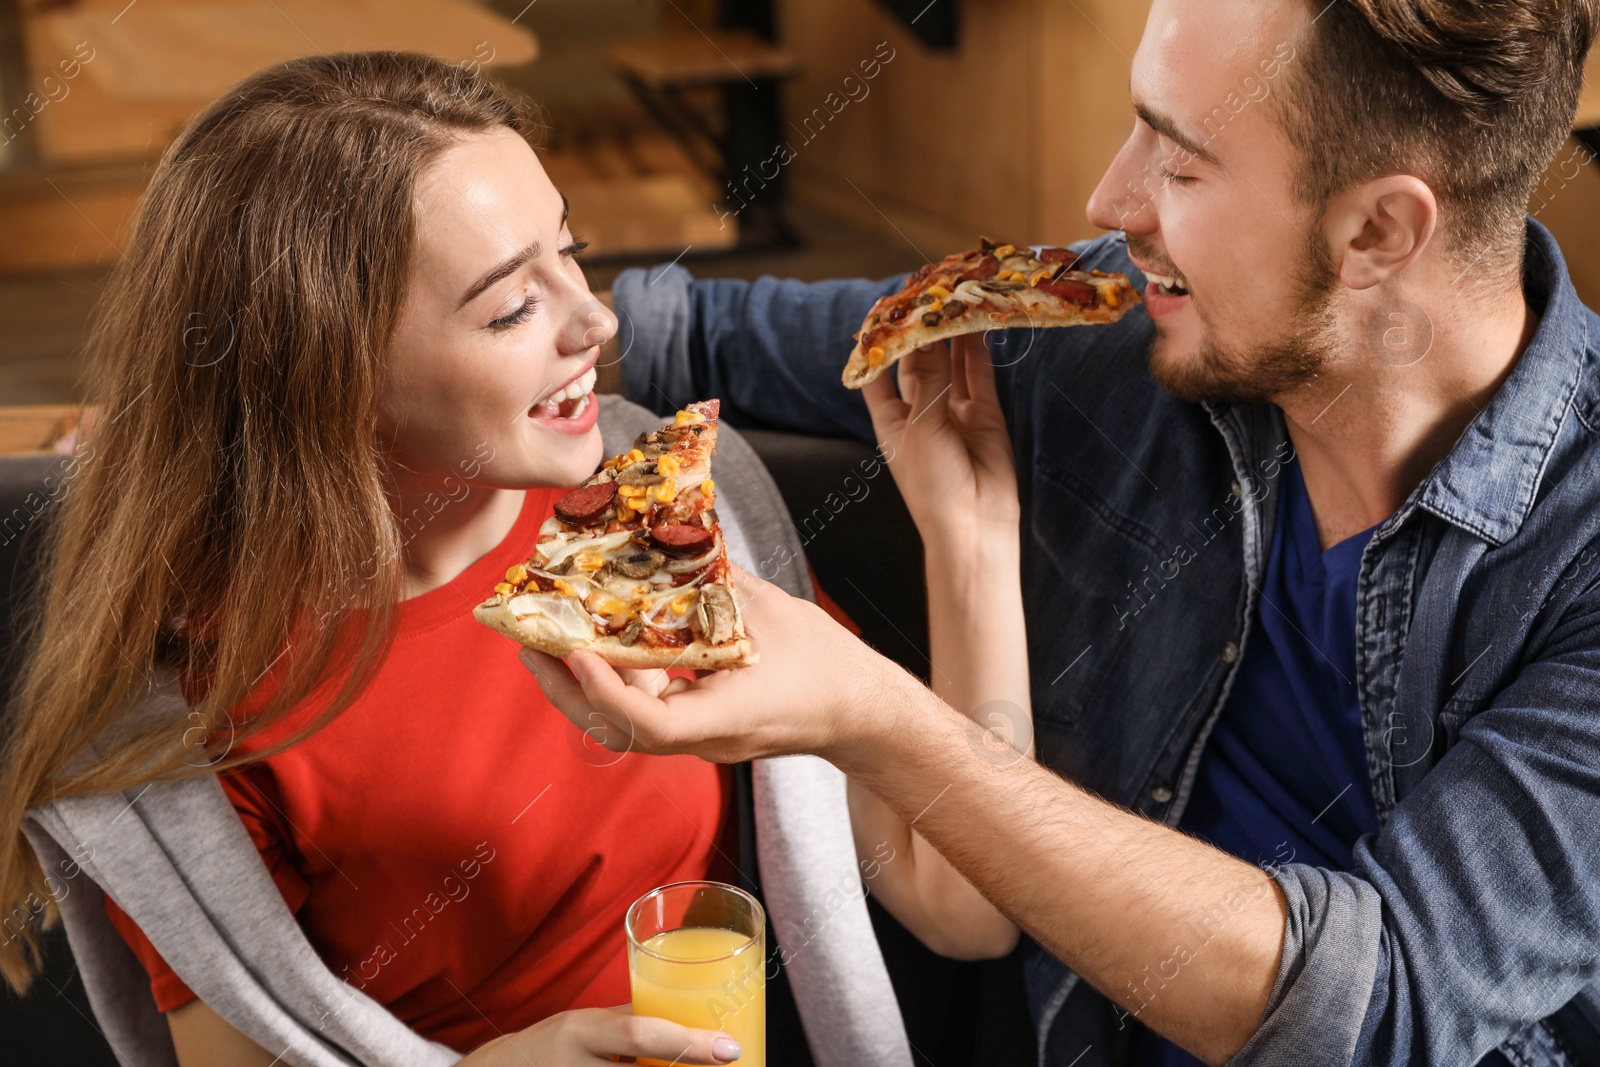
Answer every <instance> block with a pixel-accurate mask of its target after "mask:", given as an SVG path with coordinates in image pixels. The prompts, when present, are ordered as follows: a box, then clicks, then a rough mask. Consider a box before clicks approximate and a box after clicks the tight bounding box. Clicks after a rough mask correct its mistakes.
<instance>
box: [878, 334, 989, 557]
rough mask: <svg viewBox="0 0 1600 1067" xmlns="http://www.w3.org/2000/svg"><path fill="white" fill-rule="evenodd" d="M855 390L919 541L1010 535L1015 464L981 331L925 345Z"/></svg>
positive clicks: (967, 542)
mask: <svg viewBox="0 0 1600 1067" xmlns="http://www.w3.org/2000/svg"><path fill="white" fill-rule="evenodd" d="M898 369H899V372H900V373H899V385H900V388H899V392H898V394H897V393H896V390H895V382H894V380H893V378H892V377H891V376H890V375H888V374H884V375H880V376H879V377H878V378H877V379H876V380H875V381H873V382H871V383H869V384H868V385H867V386H866V387H865V388H864V389H862V393H863V394H864V395H865V396H866V400H867V408H868V410H869V411H870V412H871V413H872V425H873V429H874V430H875V431H876V432H877V435H878V440H879V441H880V442H882V447H883V451H884V455H885V456H886V457H887V458H888V462H889V470H890V471H891V472H892V473H893V474H894V480H895V484H896V485H898V486H899V487H900V495H901V496H902V497H904V498H905V502H906V507H907V508H908V509H909V510H910V512H911V517H912V519H914V520H915V521H916V524H917V530H918V531H919V532H920V533H921V534H922V538H923V541H924V542H925V543H927V544H929V546H930V547H932V546H933V545H934V544H939V545H950V546H951V547H954V548H957V549H965V548H968V547H970V546H971V545H973V544H974V543H976V542H977V540H978V538H979V537H981V536H982V535H983V534H984V533H985V531H987V530H988V529H992V528H1000V529H1006V530H1010V531H1013V532H1014V531H1015V529H1016V526H1017V522H1018V520H1019V518H1020V516H1021V508H1020V506H1019V504H1018V502H1017V473H1016V462H1015V460H1014V459H1013V457H1012V454H1011V437H1010V435H1009V434H1008V433H1007V432H1006V420H1005V414H1004V413H1003V412H1002V411H1001V410H1000V402H999V398H998V396H997V395H996V392H995V383H994V364H993V363H991V362H990V360H989V352H988V349H987V348H986V347H985V345H984V340H983V336H982V335H981V334H968V335H966V336H962V337H957V338H954V339H953V340H951V342H950V343H949V345H948V346H947V345H945V344H943V343H939V344H934V345H927V346H924V347H923V348H919V349H917V350H916V351H914V352H912V353H910V354H909V355H907V356H906V357H905V358H904V359H902V360H901V361H900V364H899V368H898Z"/></svg>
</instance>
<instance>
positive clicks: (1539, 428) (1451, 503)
mask: <svg viewBox="0 0 1600 1067" xmlns="http://www.w3.org/2000/svg"><path fill="white" fill-rule="evenodd" d="M1527 228H1528V236H1527V241H1526V243H1525V244H1524V248H1523V265H1522V270H1523V293H1524V295H1525V297H1526V298H1527V301H1528V303H1529V305H1530V306H1531V307H1532V308H1533V309H1534V310H1535V311H1537V312H1540V313H1541V315H1542V318H1541V320H1540V322H1539V328H1538V329H1537V330H1536V331H1535V333H1534V336H1533V340H1532V341H1530V342H1529V344H1528V346H1527V349H1526V350H1525V351H1524V352H1523V354H1522V356H1521V358H1520V359H1518V360H1517V363H1516V365H1515V366H1514V367H1513V368H1512V370H1511V373H1510V374H1509V375H1508V376H1507V377H1506V380H1505V382H1504V383H1503V384H1502V386H1501V387H1500V389H1499V390H1498V391H1497V392H1496V393H1495V395H1494V396H1493V397H1492V398H1490V400H1489V403H1488V404H1487V405H1486V406H1485V407H1484V408H1483V410H1482V411H1480V412H1479V413H1478V415H1477V417H1476V418H1474V419H1473V420H1472V423H1471V424H1470V425H1469V426H1468V427H1467V429H1466V431H1465V432H1464V433H1463V434H1462V435H1461V438H1460V439H1459V440H1458V441H1456V443H1455V446H1454V447H1453V448H1451V450H1450V452H1449V454H1448V455H1446V456H1445V457H1444V459H1442V460H1440V461H1439V463H1438V465H1436V466H1435V467H1434V468H1433V470H1432V471H1431V472H1430V473H1429V474H1428V476H1427V477H1426V478H1425V479H1423V481H1422V484H1420V485H1419V486H1417V488H1416V489H1415V490H1414V491H1413V492H1412V494H1411V496H1410V498H1409V499H1408V500H1407V501H1406V503H1405V504H1404V505H1403V506H1402V507H1401V508H1400V509H1399V510H1398V511H1396V512H1395V513H1394V514H1393V515H1391V516H1390V517H1389V518H1388V519H1386V520H1385V521H1384V522H1383V523H1382V524H1381V525H1380V526H1379V528H1378V531H1377V533H1376V535H1375V536H1374V539H1375V540H1385V539H1387V538H1388V537H1389V536H1390V535H1391V534H1393V533H1394V532H1395V531H1396V530H1397V529H1399V528H1400V526H1401V525H1402V524H1404V523H1405V521H1406V520H1407V519H1408V518H1409V517H1410V515H1411V514H1412V512H1413V511H1415V510H1416V509H1418V508H1421V509H1423V510H1425V511H1428V512H1430V513H1432V514H1434V515H1437V516H1438V517H1439V518H1441V519H1444V520H1445V521H1446V522H1450V523H1453V524H1454V525H1456V526H1459V527H1461V528H1462V529H1463V530H1465V531H1467V532H1468V533H1471V534H1473V535H1474V536H1477V537H1480V538H1482V539H1483V540H1485V541H1487V542H1489V543H1490V544H1491V545H1493V546H1496V547H1498V546H1500V545H1503V544H1505V543H1506V542H1507V541H1509V540H1510V539H1511V538H1512V537H1513V536H1515V535H1516V533H1517V531H1518V530H1519V529H1520V528H1521V527H1522V523H1523V520H1525V519H1526V518H1527V517H1528V513H1529V512H1530V511H1532V510H1533V504H1534V500H1535V499H1536V497H1537V495H1538V489H1539V482H1540V479H1541V477H1542V476H1543V474H1544V471H1545V468H1546V467H1547V466H1548V464H1549V462H1550V459H1551V455H1552V453H1553V451H1554V449H1555V445H1556V439H1557V436H1558V435H1559V433H1560V430H1561V426H1562V424H1563V422H1564V421H1565V419H1566V418H1567V416H1568V414H1569V412H1570V411H1571V409H1572V408H1573V406H1574V402H1575V401H1576V402H1577V403H1578V404H1579V405H1580V407H1582V408H1584V409H1585V410H1584V414H1585V415H1590V414H1591V412H1589V411H1588V410H1587V409H1589V408H1597V407H1600V400H1597V398H1596V397H1594V396H1591V395H1589V394H1590V393H1593V391H1594V388H1593V382H1594V375H1593V374H1592V372H1591V370H1590V368H1589V367H1588V365H1587V364H1588V362H1589V361H1590V359H1591V358H1593V357H1592V356H1591V355H1590V353H1589V351H1588V349H1589V318H1588V312H1587V311H1586V309H1585V308H1584V306H1583V302H1582V301H1581V300H1580V299H1579V298H1578V293H1577V291H1576V290H1575V289H1573V287H1572V279H1571V277H1570V276H1569V275H1568V273H1567V263H1566V260H1565V259H1564V258H1563V257H1562V255H1561V249H1560V248H1558V247H1557V246H1556V242H1555V238H1554V237H1552V236H1551V235H1550V231H1549V230H1547V229H1545V228H1544V226H1543V225H1541V224H1540V223H1539V222H1538V221H1536V220H1535V219H1533V218H1532V217H1531V216H1530V217H1529V218H1528V220H1527ZM1424 358H1426V357H1424ZM1585 389H1587V392H1582V393H1580V390H1585ZM1205 407H1206V409H1207V411H1208V412H1209V414H1210V415H1211V418H1212V421H1213V422H1214V423H1216V424H1217V426H1218V428H1219V429H1222V430H1223V433H1224V436H1225V437H1228V438H1229V446H1230V448H1231V449H1233V450H1234V451H1235V452H1238V451H1239V450H1240V445H1241V444H1245V443H1248V444H1249V445H1252V446H1254V451H1257V452H1262V454H1265V451H1270V449H1271V447H1272V445H1273V443H1275V442H1276V441H1277V440H1279V439H1281V438H1282V436H1283V434H1284V428H1283V423H1282V413H1281V412H1280V411H1279V410H1278V409H1277V408H1276V407H1274V406H1267V405H1249V406H1247V405H1228V404H1213V403H1207V404H1206V405H1205ZM1229 424H1232V425H1233V427H1234V428H1235V429H1236V430H1237V431H1238V436H1239V439H1238V440H1236V439H1235V438H1234V437H1233V435H1231V434H1229V433H1228V430H1227V427H1228V426H1229ZM1235 461H1236V463H1237V464H1238V465H1239V466H1240V467H1241V469H1248V467H1247V466H1246V465H1245V464H1244V463H1242V462H1240V457H1238V456H1237V455H1236V456H1235ZM1271 504H1272V494H1270V493H1269V495H1268V496H1267V497H1265V498H1264V499H1263V500H1262V501H1261V506H1262V508H1263V511H1264V512H1265V514H1266V516H1267V517H1268V521H1269V522H1270V516H1271V514H1272V508H1271ZM1265 532H1266V533H1268V534H1269V535H1270V530H1268V531H1265Z"/></svg>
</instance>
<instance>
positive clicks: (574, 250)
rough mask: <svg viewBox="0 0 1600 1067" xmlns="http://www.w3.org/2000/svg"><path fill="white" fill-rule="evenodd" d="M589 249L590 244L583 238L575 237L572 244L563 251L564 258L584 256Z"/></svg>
mask: <svg viewBox="0 0 1600 1067" xmlns="http://www.w3.org/2000/svg"><path fill="white" fill-rule="evenodd" d="M588 247H589V242H588V241H585V240H584V239H583V238H581V237H574V238H573V239H572V243H571V244H570V245H568V246H567V247H565V248H563V249H562V250H561V254H562V255H563V256H576V255H580V254H582V252H583V250H584V249H586V248H588Z"/></svg>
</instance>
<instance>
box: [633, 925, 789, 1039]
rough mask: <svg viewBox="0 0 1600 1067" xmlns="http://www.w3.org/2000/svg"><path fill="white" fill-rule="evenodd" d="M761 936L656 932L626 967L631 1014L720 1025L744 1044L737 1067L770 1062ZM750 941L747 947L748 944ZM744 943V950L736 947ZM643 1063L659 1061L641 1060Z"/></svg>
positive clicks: (725, 932)
mask: <svg viewBox="0 0 1600 1067" xmlns="http://www.w3.org/2000/svg"><path fill="white" fill-rule="evenodd" d="M763 940H764V939H763V938H755V939H754V940H753V942H752V938H751V937H750V936H749V935H747V934H741V933H737V932H735V931H733V930H711V929H706V928H704V927H689V928H686V929H682V930H668V931H666V932H665V933H660V934H656V935H655V936H654V937H651V938H649V939H648V940H646V941H645V942H644V943H643V949H642V950H635V951H633V952H632V953H631V955H632V966H631V967H630V968H629V969H628V971H629V975H630V977H631V979H632V982H633V1013H634V1014H635V1015H653V1016H655V1017H657V1018H660V1019H670V1020H672V1021H673V1022H675V1023H681V1024H683V1025H684V1026H694V1027H699V1028H702V1029H706V1030H721V1031H723V1032H724V1033H726V1034H729V1035H730V1036H731V1037H732V1038H733V1039H734V1040H735V1041H737V1042H739V1044H740V1045H741V1046H743V1048H744V1054H743V1055H742V1056H740V1057H739V1059H738V1060H737V1061H736V1062H737V1063H738V1064H739V1067H766V1062H767V976H766V971H765V966H766V960H765V953H764V952H763V951H762V941H763ZM746 946H748V947H746ZM740 948H743V949H744V951H742V952H737V954H735V953H736V950H738V949H740ZM639 1062H640V1063H659V1062H660V1061H658V1060H640V1061H639Z"/></svg>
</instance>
